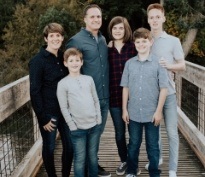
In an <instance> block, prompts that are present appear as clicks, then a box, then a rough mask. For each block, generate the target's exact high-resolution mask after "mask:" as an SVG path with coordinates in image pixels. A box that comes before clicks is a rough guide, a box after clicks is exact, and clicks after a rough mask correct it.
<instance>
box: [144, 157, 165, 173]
mask: <svg viewBox="0 0 205 177" xmlns="http://www.w3.org/2000/svg"><path fill="white" fill-rule="evenodd" d="M162 164H163V158H160V159H159V166H160V165H162ZM144 168H145V170H147V171H148V168H149V163H147V164H146V165H145V167H144Z"/></svg>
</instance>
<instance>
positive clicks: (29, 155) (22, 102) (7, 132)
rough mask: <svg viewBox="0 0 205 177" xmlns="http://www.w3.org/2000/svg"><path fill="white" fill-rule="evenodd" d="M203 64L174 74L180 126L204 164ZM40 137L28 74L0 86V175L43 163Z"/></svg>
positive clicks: (27, 172)
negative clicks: (30, 93) (31, 102)
mask: <svg viewBox="0 0 205 177" xmlns="http://www.w3.org/2000/svg"><path fill="white" fill-rule="evenodd" d="M204 77H205V68H204V67H201V66H199V65H195V64H192V63H190V62H186V71H184V72H182V73H177V74H176V78H175V81H176V90H177V99H178V114H179V129H180V131H181V132H182V134H183V135H184V136H185V138H186V139H187V140H188V142H189V144H190V145H191V147H192V148H193V150H194V151H195V152H196V154H197V155H198V157H199V159H200V160H201V162H202V163H203V164H204V166H205V79H204ZM41 146H42V140H41V137H40V134H39V129H38V125H37V121H36V118H35V115H34V113H33V111H32V108H31V104H30V96H29V77H28V76H25V77H23V78H21V79H19V80H17V81H15V82H13V83H11V84H9V85H6V86H4V87H2V88H0V177H7V176H13V177H14V176H15V177H19V176H21V177H28V176H32V175H34V174H35V172H36V170H37V169H38V167H39V166H40V165H41V164H42V158H41Z"/></svg>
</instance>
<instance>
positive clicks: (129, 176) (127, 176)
mask: <svg viewBox="0 0 205 177" xmlns="http://www.w3.org/2000/svg"><path fill="white" fill-rule="evenodd" d="M126 177H136V176H135V175H133V174H127V175H126Z"/></svg>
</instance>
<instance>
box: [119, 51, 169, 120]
mask: <svg viewBox="0 0 205 177" xmlns="http://www.w3.org/2000/svg"><path fill="white" fill-rule="evenodd" d="M121 86H122V87H128V89H129V101H128V113H129V117H130V119H131V120H133V121H136V122H142V123H143V122H151V121H152V118H153V115H154V113H155V111H156V108H157V105H158V100H159V93H160V89H161V88H167V87H168V76H167V71H166V69H164V68H163V67H161V66H160V65H159V59H158V57H156V56H153V55H150V56H149V58H148V59H147V60H145V61H140V60H139V58H138V57H133V58H132V59H130V60H128V61H127V62H126V64H125V69H124V72H123V75H122V80H121Z"/></svg>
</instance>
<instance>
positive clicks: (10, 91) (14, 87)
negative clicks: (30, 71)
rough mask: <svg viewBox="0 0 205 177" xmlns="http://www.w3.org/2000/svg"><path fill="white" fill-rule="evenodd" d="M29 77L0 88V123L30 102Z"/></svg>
mask: <svg viewBox="0 0 205 177" xmlns="http://www.w3.org/2000/svg"><path fill="white" fill-rule="evenodd" d="M28 78H29V77H28V76H25V77H23V78H21V79H19V80H17V81H15V82H12V83H11V84H8V85H6V86H4V87H1V88H0V104H1V105H0V122H2V121H3V120H4V119H6V118H7V117H8V116H10V115H11V114H12V113H14V112H15V111H16V110H17V109H18V108H20V107H21V106H22V105H24V104H25V103H26V102H28V101H29V100H30V95H29V79H28Z"/></svg>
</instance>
